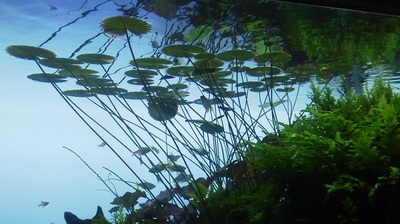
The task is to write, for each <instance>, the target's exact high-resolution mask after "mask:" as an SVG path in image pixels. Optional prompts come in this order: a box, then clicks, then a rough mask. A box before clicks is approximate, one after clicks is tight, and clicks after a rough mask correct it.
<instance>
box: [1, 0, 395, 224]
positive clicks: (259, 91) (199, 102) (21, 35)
mask: <svg viewBox="0 0 400 224" xmlns="http://www.w3.org/2000/svg"><path fill="white" fill-rule="evenodd" d="M205 2H206V1H205ZM205 2H202V3H196V2H191V1H173V0H169V1H157V0H153V1H139V2H136V1H104V2H99V1H96V2H92V1H81V2H79V3H73V4H72V3H71V4H69V3H64V2H57V1H54V2H51V3H48V4H46V3H43V2H40V1H38V2H33V1H32V2H30V4H26V3H25V2H23V3H22V2H21V4H18V2H13V3H8V4H5V5H4V7H3V11H4V13H3V16H4V17H5V18H8V19H6V20H5V19H3V20H1V23H2V24H1V26H2V27H7V28H8V29H4V30H5V32H3V34H2V38H4V39H3V40H4V41H2V42H3V43H7V46H9V45H18V46H14V48H13V47H11V48H7V51H8V53H9V54H11V55H14V56H16V57H19V58H25V59H26V58H28V59H30V61H27V60H25V61H23V62H22V61H21V60H20V59H17V58H11V56H10V55H7V56H4V57H7V62H10V63H8V66H7V67H6V68H7V69H8V70H11V71H13V73H19V74H18V75H19V77H21V76H22V77H23V79H24V81H22V78H18V79H16V78H10V77H7V78H6V79H9V80H10V81H11V82H13V83H14V84H12V86H13V85H18V83H21V85H23V86H24V88H23V89H22V90H21V91H33V92H39V93H43V94H42V95H41V100H40V101H49V103H50V104H51V105H55V104H57V105H65V107H64V109H65V110H66V108H68V107H69V108H70V109H72V110H70V115H73V116H75V117H77V119H78V118H79V119H80V120H81V124H82V125H86V126H87V127H89V129H87V128H86V129H85V130H86V131H85V132H84V133H85V134H84V135H85V136H86V135H87V136H89V135H90V137H87V139H90V144H85V143H83V142H85V141H86V139H85V138H82V139H80V141H75V140H74V138H75V139H76V138H77V136H76V135H81V134H79V133H80V132H81V130H80V129H79V128H76V129H75V130H74V131H75V132H76V133H77V134H76V135H75V136H74V137H72V138H68V140H61V141H62V142H57V143H58V148H61V146H65V147H64V148H63V149H60V151H63V152H64V153H65V154H67V155H69V156H71V155H72V156H71V157H72V159H73V160H75V161H77V162H81V160H80V159H82V160H83V161H85V162H87V165H89V166H90V167H92V166H93V168H94V171H95V173H91V174H90V175H92V177H93V176H94V177H95V178H96V174H97V173H98V174H99V178H102V181H103V182H101V181H98V182H99V185H101V184H102V183H104V185H101V186H102V187H97V188H96V187H93V191H95V190H96V189H98V188H102V189H105V190H106V191H109V192H108V193H107V194H102V197H103V198H102V199H101V201H100V200H99V202H98V203H97V202H94V204H99V205H101V206H102V207H103V209H104V211H105V213H107V217H109V213H108V212H107V210H109V209H111V207H112V206H114V205H112V206H110V205H109V204H107V203H108V202H111V201H112V199H113V198H114V197H115V196H117V195H118V196H122V195H123V194H124V193H125V192H132V191H135V188H138V189H140V190H143V191H145V192H146V193H147V197H148V199H150V200H151V199H154V197H155V196H157V195H158V193H159V192H160V191H163V190H165V189H166V188H168V189H172V188H174V187H175V186H176V184H178V185H181V186H184V185H187V182H189V181H190V180H191V178H190V176H193V177H194V179H197V178H199V177H206V178H207V177H210V176H213V174H214V173H216V172H219V171H221V170H223V169H224V168H226V167H227V166H228V165H229V164H232V163H234V162H236V161H239V160H240V159H241V158H243V156H244V153H245V149H246V143H248V142H256V141H260V140H262V139H263V137H265V135H267V134H268V133H275V132H279V130H280V129H281V128H282V126H281V125H280V123H279V122H283V123H286V124H291V123H292V122H293V121H294V120H295V117H296V115H298V114H299V113H300V111H301V109H304V107H305V106H306V105H307V103H309V100H308V98H307V95H308V94H309V92H310V82H311V81H313V82H314V83H317V84H318V85H319V86H321V88H322V87H326V86H328V87H332V88H339V87H340V86H341V82H340V80H341V79H340V77H341V76H342V77H344V78H345V79H346V80H347V84H348V87H349V88H352V89H353V90H354V91H356V92H359V93H361V92H362V89H363V87H364V86H365V84H366V83H368V85H369V86H371V85H372V83H373V80H374V79H375V78H376V77H381V78H383V79H384V80H385V81H388V82H390V83H392V84H393V86H394V88H395V89H398V83H399V81H400V79H399V75H398V74H399V73H398V63H397V59H398V51H399V46H400V45H399V42H400V30H399V27H400V19H399V18H397V17H393V16H384V15H375V14H368V13H361V12H354V11H352V12H350V11H344V10H337V9H329V8H317V7H311V6H305V5H296V4H289V3H275V2H267V3H255V2H253V3H249V2H248V1H243V2H242V1H238V2H237V3H235V4H233V5H232V4H229V3H226V2H225V1H221V2H219V3H218V4H216V5H208V4H206V3H205ZM21 45H29V46H30V47H40V48H43V49H46V50H43V52H41V51H39V50H38V49H36V48H29V47H27V46H21ZM7 46H4V47H7ZM20 51H22V52H23V53H20ZM53 54H55V55H56V57H55V56H54V55H53ZM2 57H3V56H2ZM72 59H73V60H72ZM18 60H20V61H18ZM18 63H24V65H25V64H26V65H27V67H26V68H25V69H22V68H20V67H19V66H18ZM5 75H7V74H5ZM26 77H27V78H26ZM28 81H29V82H28ZM38 82H40V83H38ZM42 86H46V87H47V89H44V88H43V87H42ZM5 88H6V87H5ZM8 88H10V87H8ZM52 88H53V90H52V91H48V90H49V89H52ZM9 91H12V89H10V90H9ZM43 91H44V92H43ZM49 92H51V96H48V97H49V98H47V96H44V95H48V94H49ZM27 95H29V94H27ZM24 96H26V95H24ZM56 98H57V99H59V101H57V102H56V101H55V99H56ZM50 99H51V100H50ZM11 101H12V100H10V102H11ZM21 103H22V104H24V103H25V102H23V101H22V102H21ZM41 103H42V104H43V105H46V103H43V102H41ZM36 105H40V103H39V102H37V103H36ZM42 113H44V114H43V116H44V118H43V117H42V118H40V119H42V121H46V120H47V119H46V116H47V115H46V114H45V113H47V112H46V111H45V112H42ZM48 113H50V114H52V113H53V112H52V111H51V110H49V111H48ZM76 115H78V116H76ZM33 119H34V118H33ZM49 119H50V118H49ZM62 122H66V123H68V122H69V120H68V119H65V120H63V121H62ZM75 127H76V126H75ZM53 128H54V129H56V128H55V127H53ZM58 128H59V127H58ZM70 128H71V127H70ZM48 132H49V133H48V134H46V135H48V139H49V141H60V139H58V138H54V136H52V131H51V130H49V131H48ZM88 133H90V134H88ZM93 139H95V140H93ZM88 141H89V140H88ZM94 141H97V143H96V144H95V143H93V142H94ZM70 142H74V144H71V143H70ZM80 144H81V145H80ZM69 145H74V146H75V147H74V148H73V147H69ZM82 147H89V148H91V150H97V151H91V152H90V153H87V152H85V151H84V149H82ZM68 149H71V150H72V151H73V152H76V153H77V155H78V157H75V155H74V154H73V153H71V152H70V151H69V150H68ZM65 154H64V155H63V156H65ZM93 154H95V156H94V155H93ZM58 156H59V155H58ZM79 156H81V158H79ZM94 157H95V158H94ZM109 158H112V159H109ZM171 158H174V159H171ZM50 160H59V158H58V159H57V158H53V157H52V158H51V159H50ZM80 165H82V166H81V167H80V168H79V170H85V171H88V170H89V171H88V172H89V173H90V169H88V168H87V167H86V166H85V165H83V163H80ZM43 166H45V165H43ZM55 166H57V165H55ZM102 166H104V167H106V168H107V169H104V168H102ZM59 168H60V167H58V168H57V170H58V174H59V175H63V172H66V173H68V172H70V170H73V169H75V168H74V167H71V166H68V164H65V165H64V167H63V169H61V170H60V169H59ZM82 172H83V171H82ZM18 175H20V174H16V176H18ZM179 175H180V177H181V178H182V175H183V176H184V178H183V179H181V180H180V181H175V180H176V179H177V177H178V176H179ZM185 177H189V178H185ZM14 178H15V177H14ZM70 178H74V176H73V175H71V177H70ZM95 178H94V179H95ZM10 179H12V177H11V178H10ZM17 179H18V178H17ZM86 179H87V178H83V179H82V183H85V182H86ZM145 183H152V184H154V187H155V188H154V189H153V187H151V189H150V187H148V186H152V185H146V184H145ZM68 184H71V185H73V186H74V187H77V189H78V191H79V184H76V183H75V181H74V179H72V180H71V181H68V182H67V183H65V184H64V187H65V190H66V191H68V188H69V186H68ZM82 185H86V186H87V184H82ZM63 189H64V188H63ZM57 191H63V190H61V189H57ZM15 197H18V196H15ZM72 197H73V196H72ZM79 198H80V200H83V201H91V202H92V204H90V205H89V206H92V207H91V208H84V210H85V211H84V212H83V211H82V209H83V208H82V206H74V205H71V204H70V203H67V204H68V205H69V206H58V207H57V208H58V209H59V210H57V211H53V214H52V216H46V215H44V214H43V213H41V214H40V217H39V216H38V215H37V213H33V214H32V216H34V217H39V218H38V219H42V220H46V221H45V222H48V223H50V222H55V223H62V222H63V221H62V213H63V212H64V211H66V210H69V211H73V212H75V213H76V214H78V215H79V216H80V217H82V218H89V217H91V216H92V215H93V214H94V213H93V212H94V211H95V206H93V200H96V199H93V198H85V196H84V195H83V196H82V195H81V196H79ZM18 200H19V201H21V200H20V199H18ZM35 200H38V199H35ZM40 200H42V199H40ZM40 200H38V204H39V203H40ZM46 200H49V201H50V204H49V205H48V207H47V206H46V207H44V208H40V209H51V206H52V204H53V203H55V204H57V203H58V204H62V203H61V202H60V201H62V200H63V199H62V197H60V198H54V197H53V198H49V199H46ZM57 200H58V201H57ZM65 200H66V201H67V200H69V199H65ZM146 200H147V199H145V198H142V199H141V201H140V202H141V203H144V202H146ZM103 201H105V202H107V203H105V202H103ZM11 203H14V202H11ZM20 203H24V202H23V201H22V202H20ZM181 203H182V204H185V202H181ZM178 204H179V203H178ZM182 204H181V205H182ZM30 206H31V205H30ZM32 207H35V206H32ZM34 209H36V208H32V210H34ZM40 212H42V211H40ZM54 212H55V213H54ZM92 213H93V214H92ZM88 214H89V215H88ZM5 215H6V216H9V215H8V214H5ZM47 220H48V221H47ZM55 220H57V221H55ZM59 220H60V221H59ZM21 222H22V221H18V222H13V220H10V222H8V223H21ZM24 222H28V221H24Z"/></svg>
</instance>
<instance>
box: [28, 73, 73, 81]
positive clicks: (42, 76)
mask: <svg viewBox="0 0 400 224" xmlns="http://www.w3.org/2000/svg"><path fill="white" fill-rule="evenodd" d="M28 78H29V79H31V80H34V81H38V82H47V83H61V82H66V81H67V80H66V79H65V76H62V75H55V74H49V73H37V74H31V75H28Z"/></svg>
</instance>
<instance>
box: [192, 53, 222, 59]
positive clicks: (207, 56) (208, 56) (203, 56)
mask: <svg viewBox="0 0 400 224" xmlns="http://www.w3.org/2000/svg"><path fill="white" fill-rule="evenodd" d="M216 57H217V55H215V54H211V53H208V52H201V53H198V54H196V55H195V56H194V58H196V59H197V60H200V59H214V58H216Z"/></svg>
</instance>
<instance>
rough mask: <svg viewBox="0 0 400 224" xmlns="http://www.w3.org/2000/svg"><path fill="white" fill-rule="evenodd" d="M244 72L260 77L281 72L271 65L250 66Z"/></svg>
mask: <svg viewBox="0 0 400 224" xmlns="http://www.w3.org/2000/svg"><path fill="white" fill-rule="evenodd" d="M246 73H247V74H248V75H250V76H256V77H262V76H266V75H276V74H279V73H281V70H280V69H279V68H277V67H271V66H266V67H263V66H262V67H256V68H252V69H249V70H247V71H246Z"/></svg>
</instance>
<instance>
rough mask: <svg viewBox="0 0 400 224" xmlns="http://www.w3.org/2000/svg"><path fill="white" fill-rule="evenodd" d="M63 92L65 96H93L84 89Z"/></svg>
mask: <svg viewBox="0 0 400 224" xmlns="http://www.w3.org/2000/svg"><path fill="white" fill-rule="evenodd" d="M63 93H64V94H65V95H67V96H73V97H91V96H93V94H92V93H91V92H90V91H88V90H86V89H75V90H66V91H63Z"/></svg>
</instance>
